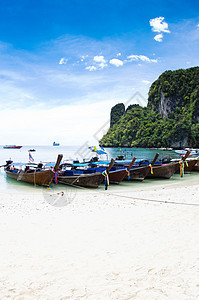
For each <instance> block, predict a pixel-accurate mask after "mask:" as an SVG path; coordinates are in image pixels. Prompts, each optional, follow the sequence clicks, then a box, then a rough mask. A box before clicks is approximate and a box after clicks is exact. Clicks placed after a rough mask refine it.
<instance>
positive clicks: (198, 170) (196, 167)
mask: <svg viewBox="0 0 199 300" xmlns="http://www.w3.org/2000/svg"><path fill="white" fill-rule="evenodd" d="M192 171H194V172H199V161H197V163H196V164H195V166H194V167H193V169H192Z"/></svg>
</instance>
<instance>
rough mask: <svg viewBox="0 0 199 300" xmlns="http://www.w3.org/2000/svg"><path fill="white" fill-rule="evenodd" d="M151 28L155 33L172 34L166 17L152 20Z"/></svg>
mask: <svg viewBox="0 0 199 300" xmlns="http://www.w3.org/2000/svg"><path fill="white" fill-rule="evenodd" d="M149 23H150V26H151V27H152V31H154V32H167V33H170V30H169V29H168V23H166V22H165V21H164V17H157V18H154V19H151V20H150V21H149Z"/></svg>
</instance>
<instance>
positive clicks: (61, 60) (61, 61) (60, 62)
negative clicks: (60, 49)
mask: <svg viewBox="0 0 199 300" xmlns="http://www.w3.org/2000/svg"><path fill="white" fill-rule="evenodd" d="M67 61H68V58H65V57H62V58H61V59H60V61H59V64H60V65H65V64H67Z"/></svg>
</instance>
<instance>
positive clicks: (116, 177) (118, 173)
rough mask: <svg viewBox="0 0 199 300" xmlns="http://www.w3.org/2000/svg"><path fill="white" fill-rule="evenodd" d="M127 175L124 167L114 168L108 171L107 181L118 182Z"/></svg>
mask: <svg viewBox="0 0 199 300" xmlns="http://www.w3.org/2000/svg"><path fill="white" fill-rule="evenodd" d="M126 175H127V171H126V169H121V170H115V171H110V172H109V181H110V183H117V184H119V183H120V182H121V181H122V180H123V179H124V178H125V176H126Z"/></svg>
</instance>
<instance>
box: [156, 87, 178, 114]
mask: <svg viewBox="0 0 199 300" xmlns="http://www.w3.org/2000/svg"><path fill="white" fill-rule="evenodd" d="M177 102H178V101H177V99H176V98H174V97H165V95H164V93H163V91H161V94H160V102H159V108H158V112H159V113H160V114H161V116H162V118H163V119H164V118H165V117H169V116H170V114H171V113H172V112H173V111H174V109H175V108H176V106H177Z"/></svg>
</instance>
